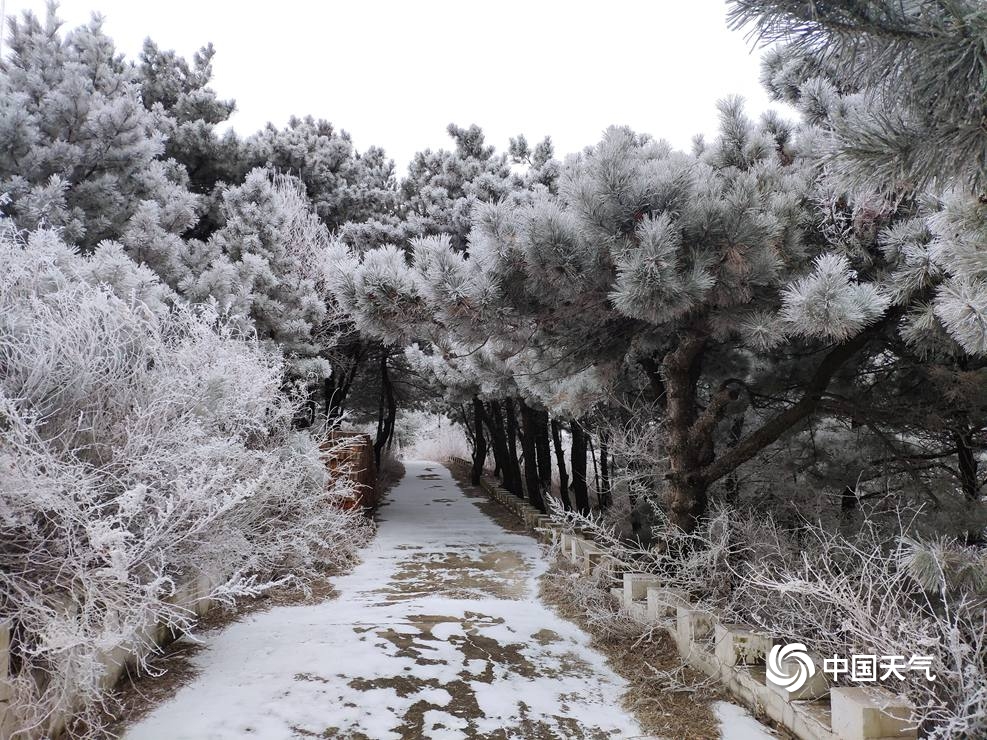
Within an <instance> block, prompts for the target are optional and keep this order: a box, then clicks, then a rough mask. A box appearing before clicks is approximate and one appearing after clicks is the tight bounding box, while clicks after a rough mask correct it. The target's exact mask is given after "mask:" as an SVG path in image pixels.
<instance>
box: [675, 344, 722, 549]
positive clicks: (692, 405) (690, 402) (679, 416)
mask: <svg viewBox="0 0 987 740" xmlns="http://www.w3.org/2000/svg"><path fill="white" fill-rule="evenodd" d="M705 346H706V339H705V337H704V336H702V335H701V334H698V333H694V334H687V335H685V336H684V337H683V338H682V339H681V340H680V341H679V344H678V346H677V347H676V348H675V350H674V351H672V352H670V353H669V354H668V355H666V357H665V362H664V368H665V373H664V379H665V397H666V407H665V423H666V428H667V429H668V463H669V473H668V483H669V485H668V508H669V519H670V520H671V522H672V523H673V524H675V525H676V526H678V527H679V528H680V529H682V530H684V531H686V532H691V531H692V530H693V529H694V528H695V526H696V522H697V521H698V520H699V517H701V516H702V515H703V513H704V512H705V511H706V489H707V483H706V481H705V480H704V479H703V477H702V475H701V472H700V471H701V470H702V466H703V464H704V463H705V462H708V460H705V459H704V458H705V457H706V454H704V450H702V449H701V447H702V445H701V444H697V443H696V440H693V439H692V438H691V435H690V431H691V430H692V425H693V424H694V423H695V421H696V415H697V403H696V384H697V382H698V380H699V373H700V370H701V367H702V355H703V351H704V350H705ZM711 440H712V434H710V435H709V436H708V439H703V440H702V442H704V443H708V444H711Z"/></svg>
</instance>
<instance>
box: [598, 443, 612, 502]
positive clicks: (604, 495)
mask: <svg viewBox="0 0 987 740" xmlns="http://www.w3.org/2000/svg"><path fill="white" fill-rule="evenodd" d="M600 482H601V483H602V484H603V487H602V489H601V490H600V508H601V509H606V508H609V506H610V503H611V501H613V491H611V490H610V455H609V449H608V447H607V433H606V432H605V431H603V430H602V429H601V430H600Z"/></svg>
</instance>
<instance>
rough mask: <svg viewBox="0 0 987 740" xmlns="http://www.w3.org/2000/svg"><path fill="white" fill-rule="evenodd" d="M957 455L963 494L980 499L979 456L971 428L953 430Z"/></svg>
mask: <svg viewBox="0 0 987 740" xmlns="http://www.w3.org/2000/svg"><path fill="white" fill-rule="evenodd" d="M953 442H954V444H955V445H956V457H957V461H958V463H959V473H960V485H961V486H962V488H963V495H964V496H965V497H966V498H967V499H968V500H970V501H979V500H980V480H979V475H978V470H977V456H976V453H975V451H974V442H973V435H972V434H971V433H970V431H969V430H967V429H964V430H958V429H954V430H953Z"/></svg>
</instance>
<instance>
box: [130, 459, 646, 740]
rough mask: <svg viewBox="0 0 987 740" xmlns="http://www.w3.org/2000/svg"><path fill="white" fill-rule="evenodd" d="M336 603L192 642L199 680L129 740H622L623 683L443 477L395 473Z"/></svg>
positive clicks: (513, 545)
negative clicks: (543, 599)
mask: <svg viewBox="0 0 987 740" xmlns="http://www.w3.org/2000/svg"><path fill="white" fill-rule="evenodd" d="M406 467H407V474H406V476H405V478H404V480H403V481H402V482H401V483H400V484H399V485H398V486H397V487H396V488H395V489H394V490H393V491H392V492H391V494H390V496H389V501H390V503H388V504H387V505H386V506H385V507H384V508H383V509H382V510H381V516H380V520H381V526H380V531H379V533H378V535H377V537H376V539H375V540H374V542H373V543H372V544H371V545H370V546H369V547H368V548H367V549H366V551H365V552H364V553H363V562H362V563H361V564H360V566H358V567H357V568H356V569H355V570H354V571H353V572H352V573H350V574H349V575H346V576H342V577H340V578H337V579H335V580H334V585H335V586H336V588H337V589H338V591H339V595H338V598H336V599H333V600H330V601H325V602H323V603H320V604H315V605H302V606H288V607H279V608H275V609H272V610H270V611H267V612H262V613H255V614H252V615H249V616H247V617H246V618H244V619H243V620H242V621H240V622H237V623H234V624H232V625H231V626H229V627H227V628H226V629H224V630H221V631H218V632H215V633H210V634H207V635H206V636H205V638H204V639H205V642H206V649H205V650H203V651H202V652H201V653H199V654H198V655H197V656H196V657H195V658H194V660H195V662H196V663H197V665H198V667H199V668H200V670H201V673H200V674H199V676H198V677H197V678H196V679H195V680H194V681H193V682H192V683H191V684H189V685H187V686H185V687H184V688H183V689H181V690H180V691H179V692H178V693H177V694H176V696H175V697H174V698H173V699H172V700H171V701H169V702H167V703H166V704H164V705H162V706H160V707H158V709H157V710H156V711H154V712H153V713H152V714H150V715H148V716H147V717H146V718H145V719H144V720H143V721H141V722H140V723H138V724H136V725H134V726H133V727H132V728H130V730H129V731H128V733H127V735H126V737H127V738H129V739H130V740H182V739H187V740H193V739H194V740H208V739H213V738H215V739H219V738H222V739H226V738H230V739H232V738H238V739H239V738H263V740H276V739H280V738H304V737H319V738H371V739H372V740H386V739H388V738H395V739H397V738H430V739H434V740H443V739H445V738H449V739H450V740H452V739H454V738H455V739H457V740H458V739H460V738H462V739H467V738H491V739H497V740H507V739H508V738H519V739H520V738H524V739H525V740H534V739H537V738H553V739H555V738H631V737H635V736H640V735H641V734H642V733H641V731H640V729H639V728H638V726H637V724H636V722H635V721H634V719H633V718H632V717H630V716H629V715H628V714H626V713H625V712H624V711H623V710H622V709H621V708H620V696H621V693H622V691H623V687H624V682H623V680H622V679H621V678H620V677H619V676H617V675H616V674H615V673H613V671H611V670H610V669H609V668H608V667H607V665H606V663H605V662H604V659H603V657H602V656H601V655H600V654H599V653H597V652H595V651H594V650H592V649H590V648H589V646H588V642H589V638H588V636H587V635H586V634H585V633H583V632H581V631H580V630H579V629H578V628H576V627H575V626H574V625H573V624H571V623H570V622H567V621H564V620H562V619H560V618H559V617H558V616H556V615H555V613H554V612H552V611H551V610H550V609H548V608H547V607H545V606H543V605H542V604H541V603H540V602H539V601H538V600H537V596H536V595H537V591H538V589H537V583H536V579H537V578H538V576H540V575H541V574H542V573H543V572H544V570H545V568H546V563H545V561H544V559H543V556H542V554H541V551H540V549H539V546H538V544H537V542H536V541H535V540H534V539H532V538H531V537H529V536H527V535H523V534H513V533H510V532H507V531H505V530H504V529H503V528H502V527H500V526H499V525H498V524H496V523H495V522H494V521H493V520H492V519H490V518H489V517H487V516H486V515H485V514H484V513H483V512H482V511H481V509H480V508H479V506H478V503H479V501H478V500H476V499H472V498H470V497H468V496H467V495H466V494H464V493H463V491H462V490H460V488H459V487H458V486H457V485H456V483H455V482H454V481H453V480H452V478H451V476H450V475H449V472H448V471H447V470H446V469H445V468H443V467H442V466H441V465H438V464H436V463H426V462H411V463H407V465H406Z"/></svg>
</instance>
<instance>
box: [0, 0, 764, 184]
mask: <svg viewBox="0 0 987 740" xmlns="http://www.w3.org/2000/svg"><path fill="white" fill-rule="evenodd" d="M5 2H6V11H7V14H8V15H9V14H13V13H17V14H19V13H20V11H21V10H23V9H25V8H28V9H33V10H34V11H35V12H36V13H38V14H41V15H43V14H44V0H5ZM94 11H96V12H99V13H101V14H102V15H103V16H104V17H105V28H106V29H107V31H108V33H109V34H110V36H112V37H113V39H114V40H115V41H116V44H117V48H118V49H119V50H120V51H122V52H123V53H124V54H126V55H127V56H129V57H132V58H136V55H137V54H138V53H139V51H140V47H141V44H142V42H143V40H144V38H146V37H148V36H150V37H151V38H153V39H154V40H155V41H156V42H157V43H158V44H159V45H160V46H162V47H165V48H171V49H175V50H177V51H179V52H180V53H182V54H185V55H191V54H192V52H194V51H195V50H196V49H197V48H199V47H200V46H202V45H203V44H205V43H206V42H209V41H211V42H212V43H213V44H214V45H215V47H216V50H217V54H216V57H215V62H214V71H215V75H214V80H213V85H214V87H215V89H216V90H217V91H218V92H219V94H220V95H221V96H223V97H225V98H234V99H235V100H236V103H237V112H236V113H235V114H234V117H233V119H232V124H233V126H234V128H235V129H236V130H237V131H238V132H240V133H243V134H249V133H252V132H253V131H255V130H257V129H258V128H260V127H262V126H263V125H264V124H265V123H267V122H268V121H270V122H272V123H274V124H275V125H277V126H282V125H284V124H285V122H286V121H287V120H288V118H289V116H291V115H292V114H295V115H299V116H301V115H306V114H311V115H313V116H315V117H318V118H326V119H328V120H330V121H332V122H333V124H335V125H336V126H337V127H338V128H343V129H345V130H347V131H349V132H350V134H351V135H352V136H353V140H354V142H355V144H356V146H357V148H358V149H365V148H366V147H368V146H370V145H371V144H375V145H378V146H382V147H384V148H385V149H386V150H387V152H388V154H389V155H390V156H391V157H393V158H394V160H395V162H396V163H397V165H398V169H399V172H402V173H403V171H404V168H405V167H406V165H407V163H408V161H409V160H410V158H411V156H412V155H413V154H414V152H416V151H418V150H420V149H425V148H427V147H431V148H433V149H434V148H438V147H447V146H448V142H449V139H448V137H447V135H446V133H445V128H446V125H447V124H449V123H451V122H455V123H458V124H461V125H469V124H471V123H477V124H479V125H480V126H481V127H483V129H484V131H485V132H486V135H487V141H488V143H491V144H494V145H496V146H497V148H498V150H500V149H504V148H506V145H507V141H508V138H509V137H510V136H512V135H515V134H518V133H523V134H525V135H526V136H527V137H528V139H529V141H532V142H534V141H537V140H540V139H541V138H542V137H543V136H545V135H546V134H548V135H551V137H552V139H553V141H554V142H555V146H556V153H557V154H558V155H563V154H565V153H567V152H572V151H578V150H579V149H582V148H583V147H584V146H586V145H588V144H593V143H595V142H597V141H598V140H599V137H600V134H601V132H602V131H603V130H604V129H605V128H606V127H607V126H608V125H610V124H626V125H629V126H631V127H632V128H634V129H635V130H637V131H641V132H647V133H650V134H653V135H654V136H657V137H660V138H665V139H668V140H669V141H670V142H672V144H674V145H676V146H678V147H682V148H685V147H688V146H689V142H690V140H691V138H692V136H693V135H694V134H696V133H706V134H711V133H713V132H715V129H716V109H715V103H716V100H717V99H719V98H721V97H724V96H726V95H729V94H734V93H735V94H740V95H743V96H744V98H746V100H747V103H748V110H749V112H750V113H751V114H756V113H759V112H760V111H763V110H765V109H766V108H768V107H770V105H769V102H768V99H767V96H766V95H765V93H764V91H763V90H762V89H761V87H760V85H759V84H758V69H759V57H760V51H752V50H751V47H750V44H749V43H748V42H747V41H746V40H745V38H744V35H743V34H742V33H739V32H732V31H729V30H728V29H727V26H726V4H725V2H723V1H722V0H684V1H680V0H650V1H647V0H606V1H605V2H597V3H584V2H557V1H556V0H526V1H520V0H500V1H499V2H491V3H482V4H481V3H476V2H469V1H468V0H465V1H464V0H458V1H456V0H417V1H412V0H403V1H402V0H351V1H349V2H342V1H336V0H324V1H322V2H312V1H309V2H303V1H302V0H273V1H271V2H252V1H241V2H230V1H217V0H155V1H153V2H151V1H148V0H62V2H61V4H60V10H59V15H60V16H61V17H62V18H63V19H64V21H65V22H66V27H71V26H75V25H78V24H80V23H84V22H87V21H88V20H89V18H90V16H91V14H92V13H93V12H94ZM775 107H777V106H775Z"/></svg>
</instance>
